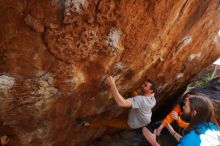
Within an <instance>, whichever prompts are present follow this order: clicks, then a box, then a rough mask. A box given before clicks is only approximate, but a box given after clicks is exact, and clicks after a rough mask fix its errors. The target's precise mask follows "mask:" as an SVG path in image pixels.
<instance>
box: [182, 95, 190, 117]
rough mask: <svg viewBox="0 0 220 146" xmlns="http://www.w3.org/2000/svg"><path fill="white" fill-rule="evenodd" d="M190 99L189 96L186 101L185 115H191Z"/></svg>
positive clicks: (184, 106)
mask: <svg viewBox="0 0 220 146" xmlns="http://www.w3.org/2000/svg"><path fill="white" fill-rule="evenodd" d="M189 98H190V97H189V96H188V97H186V99H185V101H184V105H183V114H184V115H189V114H190V113H191V110H190V102H189Z"/></svg>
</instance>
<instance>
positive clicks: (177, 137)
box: [167, 124, 182, 142]
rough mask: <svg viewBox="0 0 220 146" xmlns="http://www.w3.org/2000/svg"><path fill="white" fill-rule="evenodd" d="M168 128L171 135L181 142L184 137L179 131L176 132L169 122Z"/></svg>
mask: <svg viewBox="0 0 220 146" xmlns="http://www.w3.org/2000/svg"><path fill="white" fill-rule="evenodd" d="M167 129H168V131H169V132H170V134H171V135H173V137H174V138H175V139H176V140H177V141H178V142H179V141H180V138H181V137H182V136H181V135H180V134H179V133H178V132H176V131H175V130H174V129H173V127H172V126H171V125H170V124H167Z"/></svg>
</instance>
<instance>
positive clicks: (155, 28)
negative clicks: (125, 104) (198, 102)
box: [0, 0, 220, 146]
mask: <svg viewBox="0 0 220 146" xmlns="http://www.w3.org/2000/svg"><path fill="white" fill-rule="evenodd" d="M219 10H220V7H219V0H202V1H198V0H190V1H189V0H182V1H178V0H166V1H157V0H147V1H146V0H120V1H119V0H0V22H1V23H0V64H1V65H0V123H1V124H0V134H4V133H5V134H8V135H10V137H11V141H10V144H9V145H13V146H21V145H24V146H39V145H41V146H48V145H51V146H61V145H64V146H74V145H81V144H82V143H84V144H82V145H86V143H89V142H90V141H91V140H93V139H96V138H99V137H101V136H102V135H103V134H104V133H106V132H108V131H109V129H108V128H99V129H97V128H82V127H80V126H77V125H76V123H75V119H76V118H77V117H78V116H82V117H85V118H88V119H102V118H115V117H119V116H120V115H124V113H126V111H124V110H121V109H119V108H118V107H117V106H116V104H115V102H114V99H113V98H112V95H111V94H110V92H109V90H108V88H107V86H106V84H105V82H104V81H105V79H106V77H107V76H109V75H113V76H114V77H115V78H116V84H117V86H118V87H119V90H120V92H121V93H122V94H123V95H126V93H127V92H128V91H131V90H134V89H137V88H138V87H139V86H140V85H141V84H142V83H143V82H144V80H145V79H147V78H148V79H153V80H155V81H157V82H158V84H159V89H160V91H159V94H158V96H157V106H156V107H155V109H154V111H157V110H158V109H162V108H163V105H166V106H169V105H168V104H169V103H171V102H172V100H173V99H175V98H176V97H177V96H175V95H176V94H181V92H182V91H184V88H185V87H186V85H187V84H188V83H189V81H190V80H191V79H192V78H193V77H194V76H195V75H196V74H197V73H198V72H200V70H202V69H203V68H205V67H207V66H208V65H209V64H211V63H212V62H214V61H215V60H216V59H217V58H218V57H219V56H220V37H219V36H218V31H219V26H220V19H219V18H220V13H219ZM170 101H171V102H170ZM162 110H164V109H162ZM154 115H155V114H154ZM158 118H161V117H160V116H158Z"/></svg>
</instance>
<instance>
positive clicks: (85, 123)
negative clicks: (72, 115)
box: [76, 118, 89, 126]
mask: <svg viewBox="0 0 220 146" xmlns="http://www.w3.org/2000/svg"><path fill="white" fill-rule="evenodd" d="M76 123H77V124H78V125H80V126H89V123H88V122H87V121H86V120H83V119H81V118H77V119H76Z"/></svg>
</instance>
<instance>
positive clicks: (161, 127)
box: [156, 105, 180, 136]
mask: <svg viewBox="0 0 220 146" xmlns="http://www.w3.org/2000/svg"><path fill="white" fill-rule="evenodd" d="M179 111H180V107H179V105H176V106H175V107H174V108H173V109H172V111H171V112H170V113H169V114H168V115H167V116H166V117H165V118H164V119H163V121H162V123H161V125H160V126H159V127H158V128H157V129H156V134H157V136H159V135H160V133H161V131H162V130H163V128H164V127H166V126H167V124H168V123H169V124H171V123H172V122H173V120H174V119H173V116H172V113H173V112H179Z"/></svg>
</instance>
